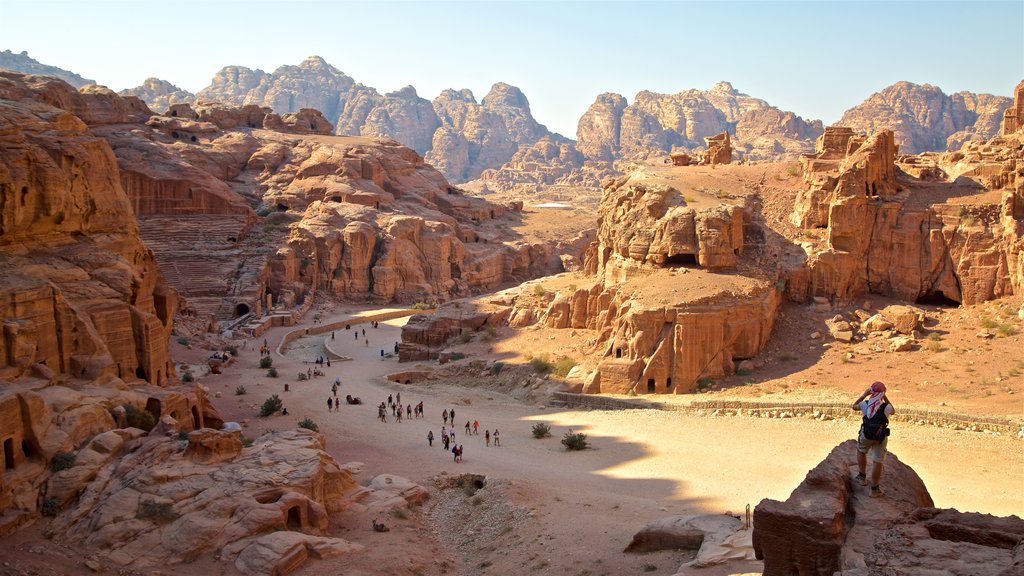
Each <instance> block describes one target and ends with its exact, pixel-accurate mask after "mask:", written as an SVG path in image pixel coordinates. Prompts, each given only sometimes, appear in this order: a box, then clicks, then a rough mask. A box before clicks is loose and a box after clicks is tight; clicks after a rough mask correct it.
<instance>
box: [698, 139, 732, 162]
mask: <svg viewBox="0 0 1024 576" xmlns="http://www.w3.org/2000/svg"><path fill="white" fill-rule="evenodd" d="M704 145H705V146H706V147H707V150H705V151H704V154H702V158H701V161H700V163H701V164H709V165H711V166H714V165H716V164H728V163H729V162H732V144H731V143H730V142H729V133H728V132H722V133H721V134H716V135H714V136H705V137H704Z"/></svg>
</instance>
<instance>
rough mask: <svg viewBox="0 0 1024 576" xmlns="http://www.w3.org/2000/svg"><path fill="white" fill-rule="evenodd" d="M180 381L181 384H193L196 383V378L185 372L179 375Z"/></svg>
mask: <svg viewBox="0 0 1024 576" xmlns="http://www.w3.org/2000/svg"><path fill="white" fill-rule="evenodd" d="M181 381H182V382H195V381H196V377H195V376H193V375H192V373H191V372H185V373H184V374H182V375H181Z"/></svg>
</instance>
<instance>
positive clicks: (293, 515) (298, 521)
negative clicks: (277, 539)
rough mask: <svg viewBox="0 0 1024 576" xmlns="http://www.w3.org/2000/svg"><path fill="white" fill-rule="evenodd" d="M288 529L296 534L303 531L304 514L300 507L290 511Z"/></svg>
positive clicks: (293, 507)
mask: <svg viewBox="0 0 1024 576" xmlns="http://www.w3.org/2000/svg"><path fill="white" fill-rule="evenodd" d="M288 529H289V530H294V531H296V532H301V531H302V512H300V511H299V507H298V506H292V507H291V508H289V509H288Z"/></svg>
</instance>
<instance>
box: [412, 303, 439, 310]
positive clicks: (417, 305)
mask: <svg viewBox="0 0 1024 576" xmlns="http://www.w3.org/2000/svg"><path fill="white" fill-rule="evenodd" d="M410 308H412V309H413V310H432V309H433V308H434V305H433V304H428V303H426V302H417V303H415V304H413V305H412V306H410Z"/></svg>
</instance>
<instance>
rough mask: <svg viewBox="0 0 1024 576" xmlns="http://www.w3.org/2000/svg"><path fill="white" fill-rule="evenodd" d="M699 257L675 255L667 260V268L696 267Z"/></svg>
mask: <svg viewBox="0 0 1024 576" xmlns="http://www.w3.org/2000/svg"><path fill="white" fill-rule="evenodd" d="M696 265H697V255H696V254H675V255H673V256H669V257H667V258H665V266H671V267H679V266H696Z"/></svg>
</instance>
